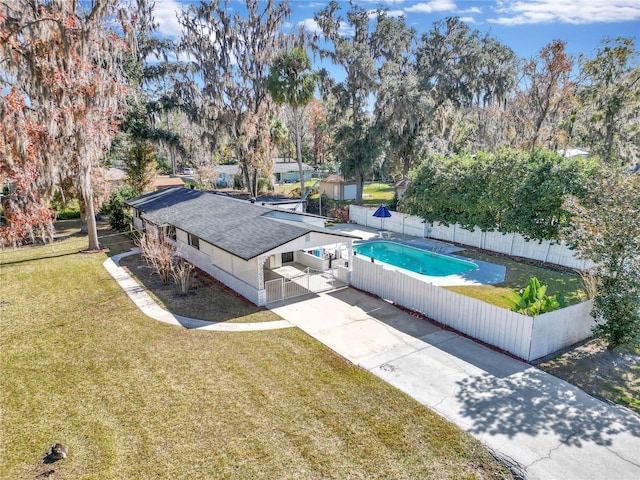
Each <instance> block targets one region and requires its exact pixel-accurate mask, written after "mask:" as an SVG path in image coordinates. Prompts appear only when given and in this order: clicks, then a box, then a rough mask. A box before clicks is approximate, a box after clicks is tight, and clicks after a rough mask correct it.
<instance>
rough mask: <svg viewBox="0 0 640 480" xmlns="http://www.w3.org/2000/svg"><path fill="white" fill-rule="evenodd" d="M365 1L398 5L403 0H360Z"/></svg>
mask: <svg viewBox="0 0 640 480" xmlns="http://www.w3.org/2000/svg"><path fill="white" fill-rule="evenodd" d="M361 1H363V2H367V3H376V4H384V5H400V4H401V3H404V2H405V0H361Z"/></svg>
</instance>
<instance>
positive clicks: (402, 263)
mask: <svg viewBox="0 0 640 480" xmlns="http://www.w3.org/2000/svg"><path fill="white" fill-rule="evenodd" d="M353 250H354V252H357V254H358V255H364V256H365V257H369V258H373V259H375V260H379V261H381V262H384V263H388V264H389V265H394V266H396V267H400V268H404V269H406V270H410V271H412V272H416V273H420V274H422V275H429V276H432V277H446V276H447V275H455V274H459V273H465V272H469V271H471V270H477V269H478V265H476V264H475V263H473V262H468V261H466V260H461V259H459V258H454V257H450V256H448V255H441V254H439V253H432V252H427V251H426V250H420V249H419V248H413V247H408V246H406V245H402V244H400V243H394V242H382V241H374V242H367V243H360V244H354V245H353Z"/></svg>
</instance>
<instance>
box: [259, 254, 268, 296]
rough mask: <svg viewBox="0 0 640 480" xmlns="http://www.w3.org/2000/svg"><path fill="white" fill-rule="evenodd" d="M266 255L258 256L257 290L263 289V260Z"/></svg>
mask: <svg viewBox="0 0 640 480" xmlns="http://www.w3.org/2000/svg"><path fill="white" fill-rule="evenodd" d="M266 259H267V258H266V257H262V256H261V257H258V290H264V262H265V261H266Z"/></svg>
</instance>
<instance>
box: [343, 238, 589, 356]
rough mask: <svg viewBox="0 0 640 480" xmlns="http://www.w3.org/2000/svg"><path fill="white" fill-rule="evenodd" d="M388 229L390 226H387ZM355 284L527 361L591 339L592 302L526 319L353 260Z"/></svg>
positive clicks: (352, 277) (390, 269)
mask: <svg viewBox="0 0 640 480" xmlns="http://www.w3.org/2000/svg"><path fill="white" fill-rule="evenodd" d="M385 226H386V225H385ZM352 262H353V270H352V273H351V284H352V285H353V286H354V287H356V288H359V289H361V290H364V291H367V292H370V293H373V294H375V295H378V296H379V297H382V298H384V299H386V300H390V301H392V302H393V303H396V304H398V305H400V306H402V307H405V308H408V309H410V310H413V311H416V312H419V313H421V314H423V315H425V316H427V317H429V318H431V319H433V320H435V321H437V322H439V323H442V324H444V325H447V326H449V327H451V328H453V329H455V330H457V331H459V332H462V333H464V334H466V335H469V336H471V337H473V338H476V339H478V340H481V341H483V342H485V343H488V344H490V345H493V346H495V347H498V348H500V349H502V350H504V351H507V352H509V353H512V354H513V355H515V356H517V357H519V358H522V359H524V360H526V361H531V360H535V359H538V358H541V357H544V356H546V355H549V354H551V353H553V352H556V351H557V350H560V349H561V348H563V347H566V346H569V345H573V344H574V343H577V342H579V341H581V340H584V339H585V338H588V337H589V336H591V328H592V327H593V325H594V320H593V319H592V318H591V316H590V315H589V312H590V311H591V307H592V302H584V303H581V304H579V305H574V306H572V307H568V308H563V309H561V310H556V311H554V312H551V313H546V314H543V315H540V316H537V317H529V316H526V315H521V314H519V313H515V312H512V311H509V310H506V309H503V308H499V307H496V306H494V305H489V304H488V303H485V302H482V301H480V300H476V299H474V298H471V297H467V296H464V295H461V294H458V293H454V292H451V291H448V290H445V289H443V288H440V287H436V286H434V285H431V284H429V283H426V282H424V281H422V280H419V279H416V278H413V277H410V276H408V275H405V274H403V273H402V272H400V271H398V270H396V269H392V268H389V267H386V266H385V265H382V264H380V263H372V262H371V261H369V260H364V259H362V258H359V257H353V258H352Z"/></svg>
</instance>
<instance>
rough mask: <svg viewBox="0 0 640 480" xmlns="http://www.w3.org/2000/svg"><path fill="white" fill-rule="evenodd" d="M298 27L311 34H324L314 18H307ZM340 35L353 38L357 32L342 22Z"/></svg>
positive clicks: (339, 30) (339, 28)
mask: <svg viewBox="0 0 640 480" xmlns="http://www.w3.org/2000/svg"><path fill="white" fill-rule="evenodd" d="M298 26H301V27H303V28H304V29H305V30H306V31H307V32H309V33H317V34H320V33H322V30H320V26H319V25H318V23H317V22H316V21H315V20H314V19H313V18H305V19H304V20H301V21H299V22H298ZM338 33H339V34H340V35H343V36H345V37H352V36H353V34H354V33H355V31H354V29H353V27H351V26H350V25H349V24H348V23H347V22H340V26H339V27H338Z"/></svg>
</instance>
